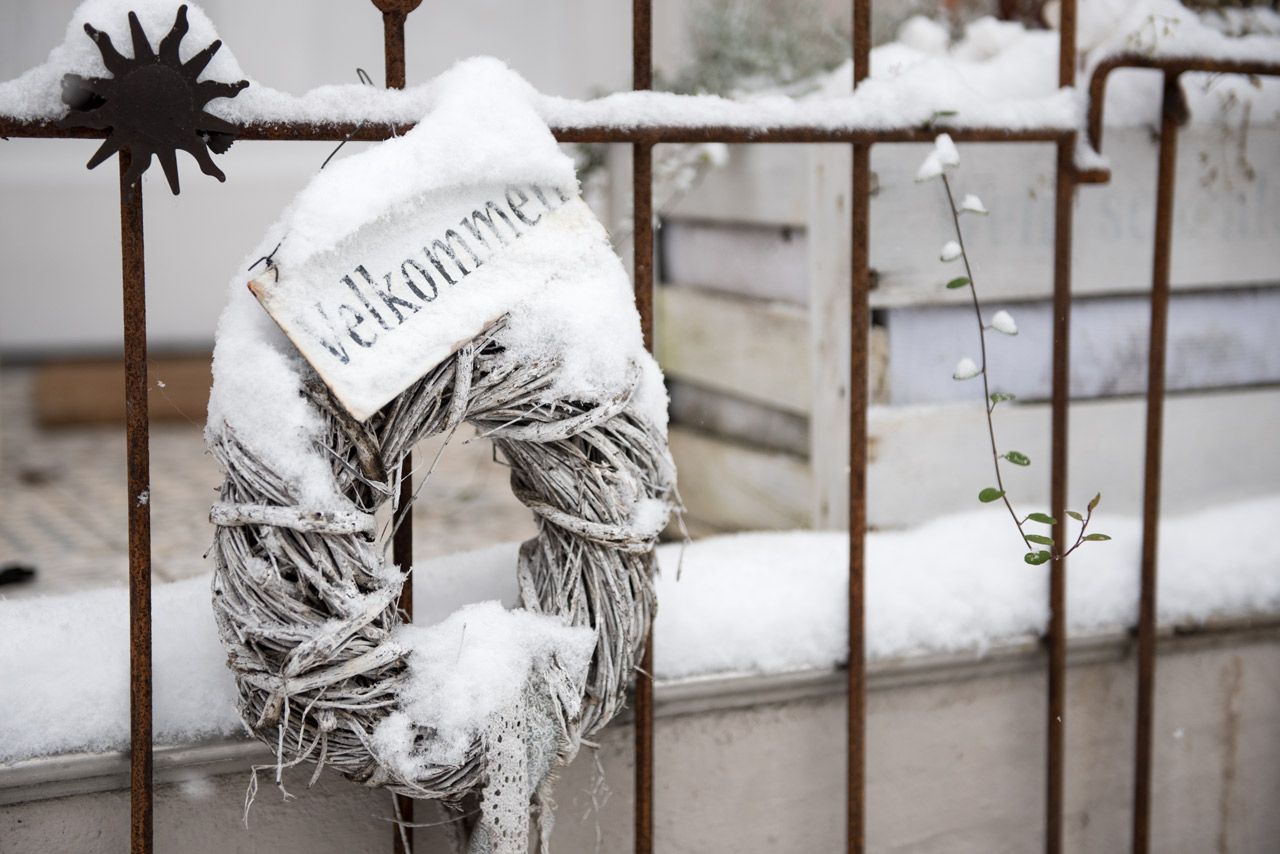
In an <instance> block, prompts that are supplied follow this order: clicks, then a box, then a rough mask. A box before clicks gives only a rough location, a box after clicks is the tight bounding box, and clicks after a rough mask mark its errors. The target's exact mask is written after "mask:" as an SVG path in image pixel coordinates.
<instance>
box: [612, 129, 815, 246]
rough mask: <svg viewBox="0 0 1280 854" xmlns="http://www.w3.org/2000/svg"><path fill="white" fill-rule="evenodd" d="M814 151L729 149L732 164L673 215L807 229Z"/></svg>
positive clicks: (799, 147) (786, 146)
mask: <svg viewBox="0 0 1280 854" xmlns="http://www.w3.org/2000/svg"><path fill="white" fill-rule="evenodd" d="M811 147H812V146H810V145H807V144H778V145H774V144H769V145H730V146H729V147H728V149H729V162H728V163H727V164H726V165H725V166H724V167H723V168H720V169H715V170H712V171H711V172H710V173H709V174H708V175H707V176H706V177H705V178H703V180H702V183H701V184H699V185H698V187H697V188H696V189H695V190H694V191H693V192H691V193H689V194H688V195H687V196H685V197H684V198H683V199H681V200H680V202H679V204H677V205H676V206H675V207H674V208H673V209H672V210H671V211H669V212H668V215H669V216H670V217H672V218H678V219H701V220H722V221H732V222H741V223H754V224H757V225H791V226H802V225H804V224H805V222H806V221H807V219H808V215H809V199H808V192H809V191H808V186H807V185H808V178H807V177H806V176H807V175H808V172H809V149H810V148H811ZM628 186H629V185H628Z"/></svg>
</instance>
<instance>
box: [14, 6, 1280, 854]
mask: <svg viewBox="0 0 1280 854" xmlns="http://www.w3.org/2000/svg"><path fill="white" fill-rule="evenodd" d="M421 2H422V0H373V3H374V5H375V6H376V7H377V8H378V10H379V11H380V12H381V14H382V18H383V24H384V34H385V48H384V53H385V62H386V85H387V86H388V87H395V88H403V87H404V85H405V41H404V39H405V20H406V18H407V17H408V15H409V14H410V13H411V12H412V11H413V10H414V9H416V8H417V7H418V6H419V5H420V3H421ZM632 10H633V28H632V83H633V88H634V89H636V90H643V89H649V88H651V86H652V70H653V62H652V27H651V23H652V0H633V3H632ZM852 11H853V32H852V41H853V80H854V88H855V92H856V90H857V87H858V86H859V85H860V84H861V83H862V81H864V80H866V79H867V77H868V75H869V70H870V52H871V36H870V33H871V27H870V22H871V0H852ZM1059 45H1060V49H1059V63H1058V82H1059V85H1060V86H1062V87H1072V86H1074V85H1075V69H1076V67H1077V54H1076V3H1075V0H1062V4H1061V23H1060V43H1059ZM1120 68H1148V69H1157V70H1159V71H1161V72H1162V73H1163V75H1164V87H1163V110H1162V121H1161V126H1160V154H1159V170H1158V179H1157V201H1156V230H1155V246H1154V250H1153V251H1154V267H1153V277H1152V299H1151V337H1150V352H1149V369H1148V370H1149V374H1148V396H1147V428H1146V459H1145V476H1144V491H1143V496H1144V497H1143V502H1144V510H1143V525H1142V531H1143V545H1142V583H1141V604H1140V616H1139V623H1138V627H1137V634H1138V639H1139V643H1138V653H1137V660H1138V702H1137V716H1136V721H1135V726H1136V752H1135V756H1134V790H1133V791H1134V799H1133V830H1132V850H1133V852H1135V854H1146V852H1147V851H1148V850H1149V844H1150V843H1149V838H1150V834H1149V830H1150V821H1151V812H1150V802H1151V760H1152V750H1151V746H1152V729H1151V721H1152V706H1153V702H1154V677H1155V642H1156V633H1155V629H1156V607H1155V606H1156V600H1155V596H1156V572H1157V546H1158V542H1157V537H1156V532H1157V525H1158V522H1159V518H1160V507H1159V498H1160V475H1161V471H1160V460H1161V442H1162V428H1163V408H1164V398H1165V383H1164V380H1165V370H1164V366H1165V346H1166V329H1167V316H1168V305H1169V265H1170V255H1171V248H1172V239H1171V235H1172V223H1173V208H1174V166H1175V163H1176V155H1177V130H1178V123H1179V118H1180V116H1182V115H1183V114H1184V112H1185V108H1184V106H1183V104H1182V97H1181V90H1180V88H1179V82H1178V81H1179V76H1180V75H1181V74H1182V73H1184V72H1189V71H1195V72H1215V73H1235V74H1253V75H1276V74H1280V63H1275V62H1240V61H1226V60H1221V59H1215V58H1213V57H1179V58H1176V59H1161V58H1156V57H1151V56H1147V55H1141V54H1133V55H1122V56H1115V57H1111V58H1110V59H1108V60H1106V61H1105V62H1103V63H1102V64H1100V65H1099V66H1098V67H1097V68H1096V70H1095V71H1094V73H1093V75H1092V78H1091V79H1090V80H1089V85H1088V127H1087V134H1088V141H1089V143H1090V144H1091V145H1092V146H1093V147H1094V148H1095V149H1097V148H1098V147H1099V146H1100V144H1101V141H1102V107H1103V101H1104V96H1105V91H1106V88H1105V87H1106V82H1107V78H1108V75H1109V74H1110V73H1111V72H1112V71H1114V70H1116V69H1120ZM408 129H409V126H405V125H387V124H379V123H377V122H374V121H367V122H353V123H338V124H332V123H323V124H322V123H298V122H290V121H271V120H262V121H257V122H253V123H249V124H245V125H243V126H240V127H237V128H235V135H236V137H237V138H239V139H242V140H271V141H289V140H311V141H334V142H341V141H344V140H352V139H354V140H363V141H377V140H384V139H388V138H390V137H391V136H393V135H396V134H400V133H403V132H405V131H407V130H408ZM946 129H947V131H948V132H949V133H950V134H951V136H952V138H953V139H954V140H955V141H956V142H984V143H1015V144H1016V143H1031V142H1041V143H1045V142H1048V143H1053V144H1055V146H1056V148H1057V166H1056V185H1055V204H1054V223H1055V224H1054V250H1053V258H1054V262H1053V316H1054V324H1053V330H1054V332H1053V369H1052V376H1053V379H1052V420H1051V425H1052V426H1051V457H1052V461H1051V478H1052V487H1051V507H1052V510H1051V513H1052V515H1053V516H1054V518H1056V519H1058V520H1065V519H1066V518H1067V514H1066V497H1067V448H1068V380H1069V371H1068V366H1069V358H1068V357H1069V352H1068V341H1069V332H1070V316H1071V248H1072V225H1073V223H1072V199H1073V196H1074V193H1075V191H1076V187H1077V185H1079V184H1086V183H1105V182H1106V181H1107V180H1109V175H1108V173H1107V172H1106V171H1104V170H1086V169H1080V168H1078V167H1077V165H1076V161H1075V153H1076V147H1077V132H1076V131H1075V130H1063V129H1059V128H1023V129H1017V130H1011V129H1008V128H1002V127H947V128H946ZM552 130H553V132H554V133H555V136H556V138H557V139H558V140H560V141H561V142H584V143H585V142H590V143H615V144H630V145H631V147H632V152H633V163H634V169H633V179H632V183H633V211H632V214H633V222H634V224H635V232H634V251H635V261H634V270H635V274H634V285H635V298H636V305H637V308H638V310H639V313H640V318H641V323H642V328H643V331H644V341H645V345H646V346H647V347H648V348H649V349H650V350H652V347H653V288H654V265H653V257H654V230H653V225H654V223H653V217H654V208H653V199H652V179H653V148H654V146H655V145H657V144H660V143H687V142H724V143H841V144H846V145H850V146H851V147H852V150H853V173H852V193H851V199H852V255H851V269H852V277H851V281H850V283H849V287H850V288H851V291H852V297H853V299H852V311H851V314H850V316H849V318H848V322H849V325H850V330H851V335H850V340H851V342H852V346H851V349H850V352H849V354H848V358H849V362H850V378H851V380H850V386H849V428H850V429H849V437H850V439H849V441H850V445H849V463H850V468H849V471H850V477H849V519H848V530H849V603H848V605H849V664H848V718H847V722H848V727H847V744H848V778H847V816H846V848H847V851H849V852H851V854H859V853H860V852H863V851H864V850H866V844H865V827H866V817H865V786H864V783H865V779H864V777H865V773H864V771H865V759H864V757H865V751H866V703H865V701H866V667H865V646H864V626H865V622H864V614H865V604H864V585H863V578H864V568H865V537H866V527H867V526H866V515H867V514H866V508H867V443H868V436H867V408H868V397H867V386H868V383H867V377H868V358H867V340H868V334H869V323H870V308H869V298H868V296H869V289H870V281H871V269H870V251H869V250H870V246H869V242H870V208H871V202H870V200H871V183H872V182H871V169H870V152H871V146H872V145H874V144H886V143H897V142H929V141H931V140H932V139H933V137H934V136H935V134H936V133H937V130H938V129H937V128H928V127H919V126H901V127H878V128H875V129H868V128H861V127H844V128H832V127H817V126H811V127H804V126H785V127H757V126H746V125H743V126H733V125H720V126H713V125H705V126H696V125H695V126H689V125H682V126H674V125H673V126H662V125H654V124H648V125H643V126H638V127H630V128H627V127H613V126H604V125H602V126H596V127H553V128H552ZM110 132H111V129H110V128H105V129H86V128H76V127H63V126H61V125H60V124H59V123H55V122H49V121H31V120H21V119H15V118H13V117H9V116H4V115H0V137H5V138H8V137H27V138H104V137H106V136H108V135H109V134H110ZM130 164H131V158H130V152H129V150H127V149H125V150H121V151H120V152H119V169H120V229H121V274H122V281H123V305H124V329H125V331H124V352H125V372H126V409H127V416H126V417H127V421H126V432H127V442H128V475H127V477H128V484H127V490H128V496H129V499H130V500H129V502H128V505H129V520H128V527H129V591H130V593H129V603H130V662H131V673H130V714H131V811H132V824H131V827H132V830H131V840H132V851H133V852H135V854H144V852H150V851H151V850H152V806H153V780H152V726H151V708H152V683H151V670H152V667H151V664H152V661H151V547H150V533H151V531H150V506H149V503H148V502H147V501H146V500H145V499H143V500H139V499H140V497H142V496H143V495H144V494H145V493H147V491H148V489H149V483H150V475H149V456H148V431H149V418H148V413H147V336H146V311H145V281H146V275H145V268H144V228H143V201H142V191H141V190H142V185H141V179H140V178H137V177H136V176H131V175H130V171H129V170H130ZM410 462H411V461H406V463H405V465H406V476H405V477H404V479H403V481H402V483H403V489H404V490H405V492H404V493H403V494H402V497H401V510H400V512H401V513H405V512H408V505H409V502H410V500H411V498H412V494H411V492H409V491H408V490H410V489H411V487H410V479H409V477H408V476H407V473H408V467H409V465H410ZM1063 525H1064V523H1063V522H1062V521H1060V522H1059V523H1058V525H1057V526H1055V529H1054V538H1055V540H1056V541H1058V542H1064V541H1065V534H1066V532H1065V530H1064V527H1063ZM393 559H394V561H395V563H396V564H397V565H398V566H402V567H407V566H409V565H411V564H412V561H413V539H412V531H411V526H408V525H405V526H398V531H397V534H396V536H395V541H394V544H393ZM404 591H405V593H404V598H403V599H402V605H403V607H404V609H405V610H406V611H407V612H409V613H410V614H411V613H412V601H411V598H410V597H411V593H412V591H411V586H409V585H406V586H405V588H404ZM1065 591H1066V565H1065V561H1061V560H1059V561H1055V562H1053V563H1052V564H1051V569H1050V583H1049V599H1050V601H1049V604H1050V613H1051V617H1050V623H1049V627H1048V631H1047V633H1046V635H1045V637H1044V639H1043V640H1044V646H1045V649H1046V653H1047V654H1046V673H1047V702H1046V705H1045V727H1046V732H1047V739H1046V746H1045V768H1046V789H1045V794H1044V797H1045V805H1046V811H1045V827H1044V849H1045V851H1046V852H1048V854H1058V852H1061V851H1062V847H1063V793H1064V788H1063V784H1064V757H1063V748H1064V740H1063V734H1064V730H1065V715H1066V707H1065V705H1066V704H1065V700H1066V681H1065V680H1066V598H1065ZM651 673H653V643H652V637H650V638H649V642H648V643H647V644H646V651H645V655H644V659H643V662H642V665H641V672H640V673H638V674H637V677H636V684H635V692H634V702H633V707H634V713H635V816H634V819H635V844H634V850H635V852H636V854H649V853H650V852H652V851H653V850H654V813H653V791H654V776H655V773H659V772H660V770H661V769H655V768H654V754H653V683H652V677H651V676H650V675H649V674H651ZM412 805H413V802H412V800H411V799H407V798H403V799H402V800H401V802H400V810H401V815H402V816H403V818H404V820H406V821H411V820H412ZM401 839H402V837H401V834H399V833H394V834H393V840H392V842H391V844H392V846H393V847H394V850H396V851H397V852H401V851H403V847H402V846H403V843H402V841H401Z"/></svg>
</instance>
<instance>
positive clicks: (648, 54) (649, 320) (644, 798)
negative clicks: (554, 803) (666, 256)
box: [631, 0, 653, 854]
mask: <svg viewBox="0 0 1280 854" xmlns="http://www.w3.org/2000/svg"><path fill="white" fill-rule="evenodd" d="M631 18H632V20H631V88H632V89H637V90H639V89H650V88H652V87H653V4H652V2H651V0H633V2H632V4H631ZM631 163H632V166H631V194H632V211H631V220H632V222H633V224H634V230H633V237H632V241H631V244H632V249H633V251H634V254H635V258H634V261H633V264H634V269H635V282H634V284H635V295H636V311H638V312H639V314H640V330H641V332H642V333H643V334H644V346H645V348H646V349H647V350H649V352H653V143H651V142H637V143H634V144H633V145H632V147H631ZM635 707H636V708H635V715H636V730H635V763H636V769H635V770H636V777H635V799H636V800H635V852H636V854H652V852H653V627H652V626H650V627H649V636H648V637H647V638H645V642H644V655H643V657H642V658H641V660H640V672H638V673H637V674H636V688H635Z"/></svg>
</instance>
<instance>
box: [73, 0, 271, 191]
mask: <svg viewBox="0 0 1280 854" xmlns="http://www.w3.org/2000/svg"><path fill="white" fill-rule="evenodd" d="M187 30H188V24H187V7H186V6H185V5H184V6H180V7H178V14H177V17H176V18H175V19H174V22H173V27H172V28H171V29H170V30H169V33H168V34H167V35H166V36H165V37H164V39H162V40H161V42H160V47H159V49H158V50H153V49H152V47H151V42H150V41H149V40H148V39H147V34H146V32H145V31H143V29H142V24H141V23H140V22H139V21H138V16H137V15H136V14H135V13H133V12H130V13H129V31H130V35H131V36H132V39H133V56H132V57H127V56H124V55H123V54H121V53H120V52H119V51H118V50H116V47H115V45H113V44H112V43H111V36H109V35H107V34H106V33H104V32H103V31H101V30H99V29H96V28H95V27H93V26H92V25H90V24H85V25H84V31H85V32H86V33H88V35H89V38H91V39H93V42H94V44H96V45H97V46H98V51H99V52H100V53H101V54H102V62H103V64H104V65H106V67H107V70H108V71H109V72H111V74H112V75H113V76H111V77H82V76H80V75H79V74H65V75H63V78H62V101H63V103H65V104H66V105H67V106H69V107H70V108H71V111H70V112H69V113H68V114H67V115H66V116H64V117H63V118H62V119H60V120H59V121H58V126H59V127H63V128H67V127H88V128H94V129H97V130H107V131H108V133H107V138H106V141H104V142H103V143H102V146H101V147H100V148H99V149H98V150H97V151H96V152H94V155H93V157H91V158H89V162H88V163H87V164H86V166H87V167H88V168H90V169H93V168H94V167H96V166H97V165H98V164H100V163H102V162H103V161H105V160H106V159H107V158H109V157H110V156H111V155H113V154H115V153H116V152H118V151H120V150H122V149H128V151H129V155H130V158H131V159H130V163H129V168H128V171H127V172H126V173H125V177H124V184H125V186H127V187H128V188H129V193H130V194H132V192H133V185H134V183H135V182H136V181H137V180H138V179H139V178H141V177H142V173H143V172H145V171H146V170H147V167H149V166H150V165H151V157H152V155H154V156H155V157H156V158H157V159H158V160H159V161H160V166H161V168H163V169H164V175H165V178H167V179H168V181H169V189H171V190H172V191H173V194H174V195H177V194H178V160H177V152H178V149H182V150H183V151H186V152H187V153H188V154H190V155H191V156H192V157H194V158H195V160H196V163H198V164H200V169H201V171H203V172H204V173H205V174H206V175H211V176H213V177H214V178H217V179H218V180H219V181H225V180H226V177H227V176H226V175H225V174H223V172H222V170H221V169H219V168H218V167H217V165H216V164H215V163H214V162H213V158H212V157H210V156H209V152H210V151H213V152H214V153H215V154H222V153H224V152H225V151H226V150H227V149H228V148H230V147H231V143H232V142H234V141H235V137H236V134H237V133H238V131H239V128H238V127H237V126H236V125H234V124H232V123H231V122H228V121H225V120H223V119H220V118H218V117H217V116H212V115H210V114H209V113H206V112H205V111H204V108H205V106H206V105H207V104H208V103H209V102H210V101H212V100H213V99H214V98H234V97H235V96H236V95H238V94H239V93H240V90H242V89H244V88H245V87H246V86H248V85H249V81H247V80H239V81H237V82H235V83H222V82H219V81H216V80H203V81H202V80H199V79H198V78H199V77H200V74H201V73H202V72H203V71H204V69H205V67H206V66H207V65H208V64H209V61H210V60H211V59H213V55H214V54H215V53H217V52H218V49H219V48H220V47H222V42H221V41H220V40H214V41H213V42H212V43H211V44H210V45H209V46H208V47H206V48H205V49H204V50H202V51H200V52H199V53H197V54H196V55H195V56H193V57H191V58H190V59H189V60H187V61H186V62H185V63H184V62H182V61H181V59H179V57H178V51H179V47H180V45H181V44H182V38H183V36H185V35H186V34H187Z"/></svg>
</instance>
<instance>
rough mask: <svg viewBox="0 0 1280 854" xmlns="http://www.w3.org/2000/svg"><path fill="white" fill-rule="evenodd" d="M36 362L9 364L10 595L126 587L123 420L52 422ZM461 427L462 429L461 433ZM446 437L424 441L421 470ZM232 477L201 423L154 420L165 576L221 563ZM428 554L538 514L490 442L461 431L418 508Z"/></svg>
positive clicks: (0, 401)
mask: <svg viewBox="0 0 1280 854" xmlns="http://www.w3.org/2000/svg"><path fill="white" fill-rule="evenodd" d="M31 385H32V371H31V369H29V368H24V367H8V368H5V369H3V370H0V564H4V563H8V562H11V561H13V562H18V563H21V564H24V565H28V566H32V567H34V568H35V570H36V573H37V574H36V577H35V578H34V579H33V580H31V581H26V582H21V583H17V584H6V585H4V586H0V597H10V598H16V597H23V596H33V595H40V594H50V593H65V592H70V591H73V590H79V589H85V588H89V587H102V586H106V585H123V584H126V583H127V579H128V529H127V521H126V508H125V433H124V427H123V426H102V427H99V426H94V427H59V428H56V429H41V428H39V427H38V425H36V423H35V421H34V418H33V416H32V406H31V402H30V401H31ZM460 434H461V431H460ZM438 448H439V443H438V442H436V443H435V444H434V445H430V444H424V446H423V447H422V448H420V449H419V453H418V454H417V456H416V460H417V461H418V463H419V465H420V469H419V471H420V475H419V476H421V473H424V472H425V471H426V470H427V468H428V467H429V466H430V464H431V461H432V460H433V459H434V457H435V453H436V450H438ZM221 480H222V478H221V474H220V473H219V471H218V467H217V465H216V464H215V463H214V461H213V459H212V458H211V457H210V456H209V455H208V454H206V453H205V450H204V437H203V433H202V429H201V425H198V424H195V423H173V422H168V423H159V424H154V425H152V428H151V501H150V505H151V544H152V559H151V560H152V579H153V581H154V583H163V582H165V581H175V580H177V579H180V578H187V577H190V576H192V575H199V574H200V573H204V572H209V571H212V569H213V566H212V564H211V562H210V561H208V560H206V559H205V558H204V554H205V553H206V552H207V551H208V549H209V546H210V545H211V543H212V541H213V526H212V525H210V523H209V506H210V505H211V504H212V503H213V501H214V500H215V499H216V498H217V489H218V485H219V484H220V483H221ZM413 521H414V531H415V536H414V540H415V543H414V551H415V556H416V557H417V558H418V559H419V560H422V559H425V558H431V557H437V556H440V555H446V554H450V553H452V552H457V551H463V550H466V549H469V548H477V547H480V546H484V545H488V544H490V543H496V542H505V541H508V540H519V539H526V538H528V537H530V536H533V534H534V533H535V529H534V525H533V521H532V515H531V513H530V512H529V511H528V510H527V509H525V508H524V507H523V506H522V505H521V504H520V503H519V502H518V501H516V500H515V498H514V497H512V495H511V492H510V489H509V488H508V485H507V474H506V469H505V468H504V467H503V466H501V465H500V464H498V463H496V462H494V461H493V459H492V446H491V444H490V443H489V442H487V441H475V442H470V443H466V444H464V443H463V441H462V440H461V439H459V438H458V437H455V438H454V440H453V441H452V442H451V443H450V444H449V447H448V448H447V449H446V450H445V453H444V454H443V455H442V456H441V459H440V463H439V465H438V466H437V467H436V470H435V473H434V474H433V475H432V476H431V479H430V480H429V481H428V483H427V484H426V486H425V487H423V488H422V492H421V493H420V495H419V498H418V501H417V503H416V504H415V505H414V515H413Z"/></svg>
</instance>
